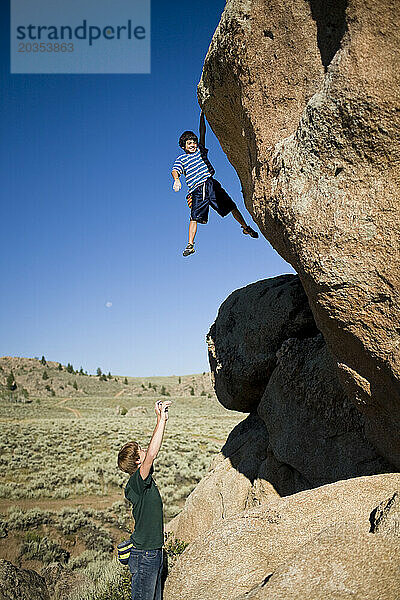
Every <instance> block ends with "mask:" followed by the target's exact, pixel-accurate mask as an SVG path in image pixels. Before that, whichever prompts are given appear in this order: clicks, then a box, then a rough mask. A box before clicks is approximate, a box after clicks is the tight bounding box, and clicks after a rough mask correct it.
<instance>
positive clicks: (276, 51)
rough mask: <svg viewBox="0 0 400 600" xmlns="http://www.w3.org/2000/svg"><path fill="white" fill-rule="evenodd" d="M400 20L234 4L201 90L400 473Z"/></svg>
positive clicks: (376, 7) (350, 390)
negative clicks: (399, 207) (399, 107)
mask: <svg viewBox="0 0 400 600" xmlns="http://www.w3.org/2000/svg"><path fill="white" fill-rule="evenodd" d="M399 21H400V12H399V11H398V10H396V7H395V3H394V2H393V0H367V1H365V0H337V2H325V1H324V0H306V1H305V0H290V1H289V0H279V1H278V0H269V1H268V2H265V0H228V1H227V3H226V7H225V11H224V13H223V15H222V18H221V22H220V24H219V25H218V27H217V30H216V32H215V34H214V37H213V40H212V42H211V45H210V48H209V51H208V54H207V57H206V60H205V64H204V69H203V74H202V78H201V81H200V84H199V88H198V96H199V101H200V104H201V105H202V107H203V108H204V110H205V114H206V117H207V119H208V121H209V123H210V125H211V127H212V129H213V130H214V132H215V134H216V136H217V137H218V139H219V141H220V143H221V145H222V147H223V149H224V151H225V152H226V154H227V156H228V158H229V160H230V161H231V163H232V164H233V166H234V167H235V169H236V171H237V173H238V175H239V177H240V180H241V182H242V188H243V194H244V199H245V203H246V206H247V208H248V210H249V211H250V212H251V214H252V215H253V217H254V219H255V221H256V222H257V224H258V226H259V227H260V230H261V231H262V233H263V234H264V236H265V237H266V238H267V239H268V240H269V241H270V242H271V244H272V245H273V246H274V247H275V249H276V250H277V251H278V252H279V253H280V254H281V255H282V256H283V257H284V258H285V259H286V260H287V261H289V262H290V263H291V264H292V265H293V267H294V268H295V270H296V271H297V273H299V276H300V279H301V282H302V284H303V287H304V290H305V292H306V294H307V296H308V299H309V303H310V307H311V309H312V312H313V314H314V317H315V321H316V323H317V326H318V329H319V330H320V331H321V332H322V334H323V336H324V338H325V341H326V343H327V345H328V348H329V350H330V352H331V354H332V356H333V357H334V360H335V364H336V368H337V369H338V371H339V374H340V378H341V382H342V384H343V386H344V388H345V390H346V392H347V394H348V396H349V398H351V401H352V402H353V403H354V405H355V406H357V408H358V409H359V410H360V411H361V412H362V413H363V414H364V415H365V430H366V435H367V437H368V439H369V441H370V442H371V443H372V444H373V445H374V447H375V448H376V449H377V450H378V452H379V454H381V455H382V456H384V457H385V458H386V459H387V460H388V461H390V462H391V463H392V464H395V465H396V466H397V468H400V436H399V435H398V433H399V423H400V328H399V322H400V298H399V294H400V217H399V210H398V205H399V189H400V187H399V177H400V169H399V162H400V138H399V131H400V111H399V110H398V106H399V105H400V58H399V57H400V53H399V49H400V26H399V25H400V22H399ZM255 379H256V384H255V386H256V387H257V382H258V378H257V377H256V378H255ZM231 383H232V385H231V388H232V390H234V389H236V388H237V386H235V385H234V381H233V380H232V382H231ZM217 385H220V384H219V383H217V378H216V386H217ZM220 389H222V388H221V387H220ZM258 393H259V392H258ZM221 395H222V397H223V398H224V399H223V400H222V401H223V402H226V401H227V400H226V399H227V398H228V396H229V395H228V394H227V393H226V392H225V391H222V394H221ZM231 395H232V394H231ZM228 400H229V398H228Z"/></svg>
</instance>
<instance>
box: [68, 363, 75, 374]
mask: <svg viewBox="0 0 400 600" xmlns="http://www.w3.org/2000/svg"><path fill="white" fill-rule="evenodd" d="M67 373H75V370H74V367H73V366H72V365H71V364H70V363H68V364H67Z"/></svg>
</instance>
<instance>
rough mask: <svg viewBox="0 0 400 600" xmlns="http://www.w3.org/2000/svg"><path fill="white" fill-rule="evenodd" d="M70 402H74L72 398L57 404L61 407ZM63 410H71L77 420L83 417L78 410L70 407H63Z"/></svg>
mask: <svg viewBox="0 0 400 600" xmlns="http://www.w3.org/2000/svg"><path fill="white" fill-rule="evenodd" d="M68 400H72V398H63V399H62V400H60V401H59V402H57V404H56V406H61V405H63V404H65V402H68ZM62 408H65V410H69V411H70V412H72V413H73V414H74V415H75V417H76V418H77V419H80V418H81V417H82V415H81V413H80V412H79V410H78V409H77V408H71V407H70V406H63V407H62Z"/></svg>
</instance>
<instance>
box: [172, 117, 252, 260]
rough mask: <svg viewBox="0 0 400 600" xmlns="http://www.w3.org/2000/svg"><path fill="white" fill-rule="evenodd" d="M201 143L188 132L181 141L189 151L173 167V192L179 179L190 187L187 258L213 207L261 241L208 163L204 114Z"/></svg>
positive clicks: (182, 145)
mask: <svg viewBox="0 0 400 600" xmlns="http://www.w3.org/2000/svg"><path fill="white" fill-rule="evenodd" d="M199 132H200V142H199V140H198V138H197V135H196V134H195V133H193V131H185V132H184V133H182V135H181V137H180V138H179V145H180V147H181V148H182V149H183V150H184V151H185V154H180V155H179V156H178V158H177V159H176V160H175V162H174V164H173V167H172V177H173V178H174V184H173V189H174V191H175V192H179V190H180V189H181V187H182V185H181V182H180V180H179V177H180V176H181V175H184V176H185V178H186V183H187V186H188V188H189V190H188V194H187V196H186V199H187V203H188V206H189V208H190V209H191V212H190V223H189V243H188V245H187V246H186V248H185V250H184V251H183V256H189V255H190V254H193V253H194V252H195V249H194V238H195V235H196V232H197V223H203V224H205V223H207V221H208V211H209V207H210V206H211V207H212V208H213V209H214V210H215V211H217V213H218V214H219V215H221V217H226V215H228V214H229V213H232V216H233V217H234V218H235V219H236V221H238V223H239V224H240V225H241V227H242V231H243V233H244V234H247V235H250V237H252V238H258V233H257V232H256V231H254V229H252V228H251V227H250V225H247V224H246V221H245V220H244V218H243V215H242V214H241V212H240V211H239V209H238V208H237V206H236V204H235V203H234V201H233V200H232V198H231V197H230V196H229V195H228V194H227V192H226V191H225V190H224V188H223V187H222V186H221V184H220V183H219V182H218V181H217V180H216V179H214V178H213V175H214V173H215V169H214V167H213V166H212V164H211V163H210V161H209V160H208V149H207V148H205V140H206V123H205V119H204V112H203V111H201V115H200V131H199Z"/></svg>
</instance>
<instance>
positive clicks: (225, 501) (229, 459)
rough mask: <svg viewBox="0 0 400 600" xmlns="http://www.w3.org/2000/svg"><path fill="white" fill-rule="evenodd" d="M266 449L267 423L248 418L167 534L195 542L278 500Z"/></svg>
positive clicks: (239, 427) (257, 418)
mask: <svg viewBox="0 0 400 600" xmlns="http://www.w3.org/2000/svg"><path fill="white" fill-rule="evenodd" d="M267 448H268V433H267V430H266V428H265V425H264V423H263V422H262V421H261V419H260V418H259V417H258V416H257V415H255V414H253V415H249V416H248V417H247V419H245V420H244V421H242V422H241V423H239V425H237V426H236V427H235V428H234V429H233V431H232V432H231V433H230V435H229V437H228V439H227V441H226V443H225V445H224V446H223V448H222V450H221V453H220V454H219V455H218V456H217V457H216V459H215V460H214V462H213V465H212V466H211V468H210V471H209V472H208V473H207V475H206V476H205V477H204V478H203V479H202V480H201V481H200V483H199V484H198V485H197V486H196V488H195V489H194V490H193V492H192V493H191V494H190V495H189V497H188V498H187V500H186V503H185V506H184V508H183V510H182V511H181V512H180V513H179V515H178V516H176V517H175V518H174V519H172V521H170V522H169V523H168V525H167V531H170V532H171V533H173V534H174V536H175V537H176V538H178V539H180V540H183V541H185V542H192V541H193V540H195V539H196V538H197V537H198V536H199V535H202V534H204V533H205V532H206V531H208V530H209V529H211V528H212V527H213V526H214V525H215V524H216V523H218V521H221V520H223V519H227V518H229V517H231V516H232V515H236V514H238V513H241V512H243V511H244V510H246V509H249V508H253V507H255V506H259V505H261V504H264V503H267V502H268V501H269V500H270V499H271V498H276V497H278V496H279V495H278V493H277V491H276V490H275V489H274V487H273V486H272V484H271V483H269V481H267V480H266V478H265V476H264V461H265V459H266V455H267Z"/></svg>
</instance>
